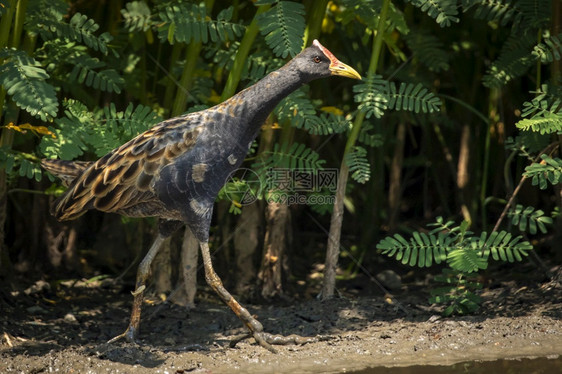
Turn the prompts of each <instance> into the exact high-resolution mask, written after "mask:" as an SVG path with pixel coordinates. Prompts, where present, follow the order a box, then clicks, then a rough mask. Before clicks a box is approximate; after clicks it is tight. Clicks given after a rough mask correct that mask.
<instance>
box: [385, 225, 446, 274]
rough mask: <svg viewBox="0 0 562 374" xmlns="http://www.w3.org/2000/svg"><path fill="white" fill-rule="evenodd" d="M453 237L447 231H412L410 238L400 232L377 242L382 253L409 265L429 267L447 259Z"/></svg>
mask: <svg viewBox="0 0 562 374" xmlns="http://www.w3.org/2000/svg"><path fill="white" fill-rule="evenodd" d="M452 241H453V238H452V237H451V236H450V235H448V234H447V233H443V232H441V233H439V234H438V235H435V234H426V233H423V232H414V233H413V235H412V237H411V238H410V240H409V241H408V240H406V239H405V238H404V237H403V236H402V235H400V234H394V235H393V236H387V237H386V238H384V239H383V240H381V241H380V242H379V243H378V244H377V249H380V250H381V251H382V252H381V253H382V254H384V255H387V256H389V257H394V258H395V259H396V260H397V261H401V262H402V263H403V264H409V265H410V266H416V265H417V266H418V267H430V266H431V265H432V264H433V263H436V264H440V263H441V262H442V261H445V260H446V259H447V253H448V251H449V247H450V245H451V243H452Z"/></svg>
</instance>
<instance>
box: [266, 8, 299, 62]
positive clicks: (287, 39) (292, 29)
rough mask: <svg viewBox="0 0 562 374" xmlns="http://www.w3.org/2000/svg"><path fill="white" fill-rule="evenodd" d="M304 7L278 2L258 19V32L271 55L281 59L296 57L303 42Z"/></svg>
mask: <svg viewBox="0 0 562 374" xmlns="http://www.w3.org/2000/svg"><path fill="white" fill-rule="evenodd" d="M304 14H305V10H304V5H303V4H301V3H297V2H293V1H279V2H278V3H277V4H276V5H275V6H273V7H272V8H271V9H269V10H268V11H266V12H264V13H262V14H261V15H260V16H259V18H258V25H259V27H260V32H261V34H262V35H264V36H265V42H266V43H267V45H268V46H269V48H271V49H272V50H273V53H274V54H275V55H276V56H278V57H281V58H285V57H287V56H288V55H291V57H294V56H296V55H297V54H298V53H299V52H300V51H301V50H302V45H303V42H304V29H305V26H306V24H305V21H304Z"/></svg>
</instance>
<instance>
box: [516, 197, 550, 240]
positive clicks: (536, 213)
mask: <svg viewBox="0 0 562 374" xmlns="http://www.w3.org/2000/svg"><path fill="white" fill-rule="evenodd" d="M508 216H510V217H511V223H512V224H513V225H515V226H517V227H519V231H522V232H526V231H527V230H528V231H529V233H530V234H533V235H534V234H536V233H537V228H538V229H539V230H540V232H542V233H543V234H546V232H547V228H546V225H551V224H552V218H550V217H546V216H545V215H544V212H543V211H542V210H540V209H539V210H535V208H534V207H532V206H528V207H526V208H524V207H523V205H521V204H517V205H516V206H515V208H514V209H512V210H511V211H510V212H509V213H508Z"/></svg>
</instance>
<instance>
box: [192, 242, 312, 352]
mask: <svg viewBox="0 0 562 374" xmlns="http://www.w3.org/2000/svg"><path fill="white" fill-rule="evenodd" d="M199 244H200V246H201V255H202V257H203V265H204V267H205V279H206V280H207V283H208V284H209V286H211V287H212V288H213V290H215V292H216V293H217V294H218V295H219V297H220V298H221V300H222V301H224V302H225V304H226V305H228V306H229V307H230V309H232V311H233V312H234V313H235V314H236V315H237V316H238V318H240V320H241V321H242V322H243V323H244V325H246V327H247V328H248V330H250V334H249V335H244V336H242V337H240V338H235V339H234V340H233V341H232V342H231V344H230V346H231V347H234V346H235V345H236V343H238V342H239V341H241V340H243V339H245V338H248V337H253V338H254V339H255V340H256V342H257V343H258V344H259V345H261V346H262V347H264V348H265V349H267V350H269V351H271V352H273V353H277V350H276V349H275V348H273V347H272V344H277V345H285V344H305V343H310V342H315V341H318V338H304V337H301V336H297V335H291V336H282V335H273V334H269V333H266V332H264V331H263V325H262V324H261V323H260V322H259V321H258V320H257V319H255V318H254V317H252V315H251V314H250V312H248V310H247V309H246V308H244V307H243V306H242V305H240V303H239V302H238V301H236V299H234V297H233V296H232V295H231V294H230V293H229V292H228V291H227V290H226V289H225V288H224V286H223V284H222V281H221V280H220V278H219V276H218V275H217V273H215V270H214V269H213V264H212V262H211V254H210V252H209V243H207V242H200V243H199Z"/></svg>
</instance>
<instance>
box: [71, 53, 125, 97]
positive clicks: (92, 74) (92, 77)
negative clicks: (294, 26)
mask: <svg viewBox="0 0 562 374" xmlns="http://www.w3.org/2000/svg"><path fill="white" fill-rule="evenodd" d="M71 63H72V64H73V65H74V67H73V68H72V72H71V73H70V77H69V79H70V80H71V81H76V82H78V83H85V84H86V86H88V87H92V88H95V89H97V90H101V91H106V92H116V93H121V87H123V85H124V84H125V80H124V79H123V77H121V76H120V75H119V73H117V71H115V70H114V69H105V70H101V71H95V70H94V69H99V68H102V67H104V66H105V63H104V62H102V61H100V60H98V59H97V58H94V57H89V56H86V55H81V56H76V57H75V58H73V59H72V60H71Z"/></svg>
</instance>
